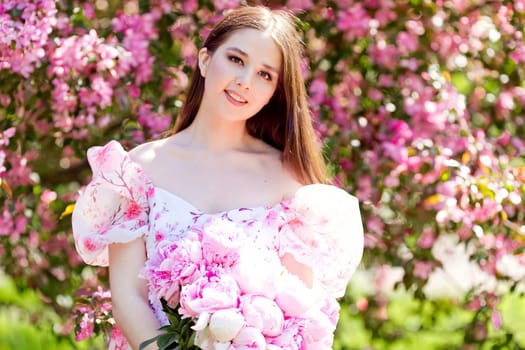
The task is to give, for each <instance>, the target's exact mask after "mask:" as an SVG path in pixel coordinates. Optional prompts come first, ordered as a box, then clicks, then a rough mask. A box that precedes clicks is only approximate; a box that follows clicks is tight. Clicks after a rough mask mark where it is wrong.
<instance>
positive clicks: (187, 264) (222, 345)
mask: <svg viewBox="0 0 525 350" xmlns="http://www.w3.org/2000/svg"><path fill="white" fill-rule="evenodd" d="M259 236H265V235H264V233H263V234H262V235H259ZM265 237H268V235H266V236H265ZM265 242H266V243H264V242H262V241H257V240H256V239H254V238H253V237H250V236H249V235H247V234H246V233H245V232H243V230H242V228H240V227H239V226H238V225H237V224H235V223H234V222H231V221H229V220H227V218H213V219H210V220H208V221H207V222H206V223H205V224H204V225H195V226H193V227H192V228H191V229H189V230H188V231H187V232H186V234H185V236H184V237H183V238H177V239H176V238H173V239H172V240H170V239H169V238H165V239H164V240H163V241H161V242H159V243H158V245H157V249H156V252H155V255H154V256H151V257H150V258H149V260H148V261H147V263H146V266H145V267H144V269H143V271H142V277H144V278H145V279H147V280H148V281H149V285H150V293H152V294H153V297H155V298H158V299H160V300H162V304H163V311H164V313H165V314H166V316H167V319H168V320H169V325H166V326H164V327H163V329H164V330H165V332H166V333H165V334H162V335H160V336H158V337H156V338H154V339H151V340H150V341H149V342H147V344H149V343H151V342H153V341H157V344H158V346H159V348H160V349H175V348H178V349H179V350H182V349H196V348H199V349H204V350H215V349H217V350H219V349H224V350H226V349H228V350H236V349H261V350H266V349H268V350H272V349H329V348H331V345H332V340H333V331H334V330H335V326H336V323H337V319H338V315H339V304H338V303H337V301H336V300H335V299H331V298H326V297H323V296H322V295H323V294H322V293H319V292H316V291H315V289H312V288H308V287H307V286H306V285H305V284H304V283H303V282H302V281H301V280H300V279H299V278H298V277H297V276H295V275H293V274H291V273H289V272H288V271H287V270H286V268H285V267H284V266H283V265H282V263H281V261H280V258H279V255H278V252H277V250H276V249H275V246H274V245H273V242H268V241H265ZM147 344H146V343H144V344H143V346H145V345H147Z"/></svg>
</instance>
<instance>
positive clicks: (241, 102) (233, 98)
mask: <svg viewBox="0 0 525 350" xmlns="http://www.w3.org/2000/svg"><path fill="white" fill-rule="evenodd" d="M224 92H225V93H226V97H228V99H229V100H230V101H232V102H233V103H234V104H235V105H244V104H246V103H248V101H246V100H245V99H244V98H242V97H241V96H239V95H237V94H236V93H235V92H233V91H228V90H224Z"/></svg>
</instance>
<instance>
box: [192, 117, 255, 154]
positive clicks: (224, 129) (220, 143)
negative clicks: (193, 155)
mask: <svg viewBox="0 0 525 350" xmlns="http://www.w3.org/2000/svg"><path fill="white" fill-rule="evenodd" d="M182 132H183V133H184V134H185V137H184V139H185V144H186V145H187V146H192V147H194V148H196V149H201V150H205V151H212V152H223V151H233V150H245V149H247V148H250V145H251V143H252V142H253V137H252V136H250V135H249V134H248V131H247V130H246V121H244V120H242V121H224V120H220V121H219V120H214V119H213V118H206V117H205V116H204V115H199V114H197V115H196V116H195V120H194V121H193V122H192V123H191V125H190V126H188V127H187V128H186V129H185V130H183V131H182Z"/></svg>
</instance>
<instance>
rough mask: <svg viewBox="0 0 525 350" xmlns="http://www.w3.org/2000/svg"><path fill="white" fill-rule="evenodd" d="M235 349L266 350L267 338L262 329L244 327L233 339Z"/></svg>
mask: <svg viewBox="0 0 525 350" xmlns="http://www.w3.org/2000/svg"><path fill="white" fill-rule="evenodd" d="M233 344H234V346H233V349H236V350H248V349H254V350H265V349H266V340H265V339H264V336H263V335H262V333H261V331H260V330H259V329H257V328H255V327H249V326H248V327H244V328H243V329H241V331H240V333H239V334H238V335H237V336H236V337H235V339H234V340H233Z"/></svg>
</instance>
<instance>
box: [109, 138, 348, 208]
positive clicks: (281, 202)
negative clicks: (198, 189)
mask: <svg viewBox="0 0 525 350" xmlns="http://www.w3.org/2000/svg"><path fill="white" fill-rule="evenodd" d="M112 143H113V144H114V145H115V146H117V149H118V151H120V152H122V154H123V155H124V156H125V157H126V160H127V161H128V162H130V163H131V164H133V165H134V166H135V167H136V168H137V169H139V170H140V172H141V173H142V175H143V176H144V178H145V179H146V182H147V183H148V184H150V185H151V187H153V189H154V190H155V191H157V190H160V191H162V192H164V193H165V194H167V195H168V196H170V197H172V198H174V199H177V200H178V201H179V202H181V203H184V204H185V205H186V206H188V207H190V208H191V209H192V211H193V212H195V213H197V214H198V215H201V216H221V215H224V214H228V213H231V212H235V211H241V210H257V209H265V210H267V211H270V210H272V209H275V208H277V207H279V206H282V205H284V204H285V203H289V202H293V200H294V199H295V198H297V196H298V195H299V193H302V192H304V191H305V190H306V191H308V190H309V189H311V188H315V187H319V186H321V187H326V188H328V187H333V188H336V189H339V190H341V191H344V190H342V189H340V188H338V187H336V186H334V185H329V184H323V183H312V184H306V185H302V186H300V187H299V188H297V190H296V191H295V192H294V193H293V194H292V195H290V196H288V197H286V198H282V199H281V200H279V201H278V202H276V203H274V204H269V205H265V204H261V205H254V206H241V207H236V208H231V209H226V210H221V211H217V212H206V211H204V210H201V209H200V208H198V207H197V206H196V205H194V204H193V203H191V202H190V201H189V200H187V199H185V198H183V197H181V196H179V195H178V194H176V193H174V192H171V191H169V190H167V189H165V188H163V187H162V186H158V185H155V184H154V183H153V181H152V180H151V178H150V177H149V176H148V174H147V173H146V172H145V171H144V169H143V168H142V166H141V165H140V164H139V163H137V162H135V161H134V160H133V159H131V156H130V155H129V153H128V151H126V150H125V149H124V147H123V146H122V145H121V144H120V142H118V141H116V140H112V141H110V142H109V144H112Z"/></svg>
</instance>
